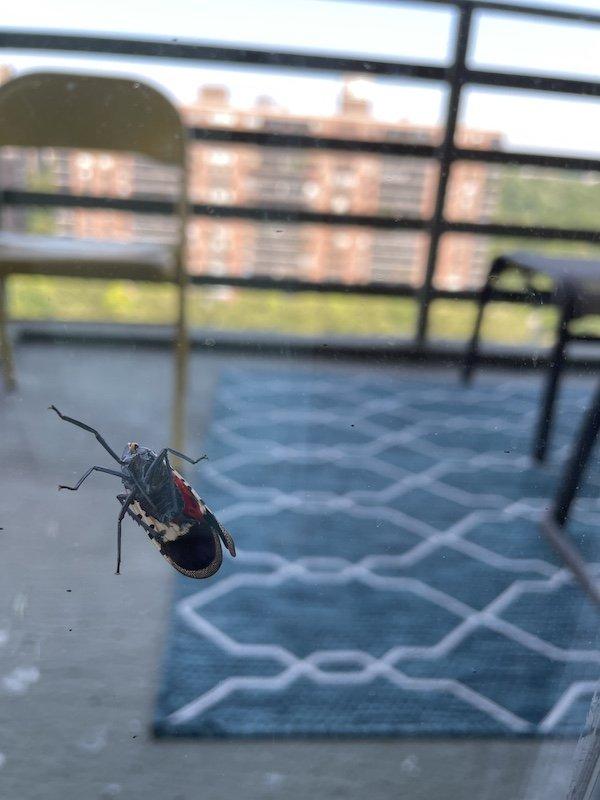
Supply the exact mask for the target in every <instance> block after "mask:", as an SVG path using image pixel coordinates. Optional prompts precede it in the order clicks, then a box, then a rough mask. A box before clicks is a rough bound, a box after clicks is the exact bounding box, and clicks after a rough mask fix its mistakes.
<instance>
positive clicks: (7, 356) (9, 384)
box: [0, 275, 16, 392]
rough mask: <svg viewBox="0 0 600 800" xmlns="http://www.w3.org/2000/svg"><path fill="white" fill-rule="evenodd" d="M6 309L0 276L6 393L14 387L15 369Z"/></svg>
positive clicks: (0, 340) (1, 352)
mask: <svg viewBox="0 0 600 800" xmlns="http://www.w3.org/2000/svg"><path fill="white" fill-rule="evenodd" d="M7 323H8V309H7V301H6V277H5V276H4V275H1V276H0V358H1V359H2V375H3V378H4V386H5V387H6V389H7V391H9V392H10V391H13V389H14V388H15V387H16V381H15V368H14V359H13V353H12V344H11V341H10V336H9V333H8V327H7Z"/></svg>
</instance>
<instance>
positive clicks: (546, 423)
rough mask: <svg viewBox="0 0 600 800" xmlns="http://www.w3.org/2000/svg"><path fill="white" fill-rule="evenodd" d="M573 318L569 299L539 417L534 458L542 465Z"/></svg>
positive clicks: (566, 303)
mask: <svg viewBox="0 0 600 800" xmlns="http://www.w3.org/2000/svg"><path fill="white" fill-rule="evenodd" d="M572 317H573V302H572V300H571V299H569V298H567V300H566V301H565V303H564V305H563V307H562V311H561V317H560V322H559V326H558V331H557V336H556V343H555V345H554V348H553V350H552V356H551V358H550V366H549V372H548V378H547V380H546V387H545V389H544V397H543V400H542V408H541V410H540V415H539V417H538V423H537V427H536V433H535V439H534V447H533V457H534V459H535V460H536V461H539V462H540V463H541V462H542V461H544V459H545V458H546V453H547V450H548V441H549V438H550V430H551V427H552V420H553V416H554V406H555V403H556V395H557V392H558V388H559V384H560V379H561V376H562V369H563V366H564V362H565V348H566V346H567V343H568V341H569V323H570V321H571V319H572Z"/></svg>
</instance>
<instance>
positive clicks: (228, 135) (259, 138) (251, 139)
mask: <svg viewBox="0 0 600 800" xmlns="http://www.w3.org/2000/svg"><path fill="white" fill-rule="evenodd" d="M188 132H189V135H190V138H191V139H192V140H193V141H196V142H220V143H225V144H247V145H256V146H257V147H276V148H282V149H285V148H289V149H291V150H295V149H298V150H334V151H338V150H339V151H342V152H348V153H353V152H356V153H374V154H381V155H388V156H395V157H412V158H435V159H437V158H438V157H439V146H437V145H431V144H418V143H416V142H386V141H382V140H380V139H377V140H369V139H340V138H338V137H333V136H311V135H310V134H295V133H281V132H279V131H244V130H228V129H224V128H189V129H188ZM451 158H452V160H453V161H460V160H466V161H481V162H484V163H489V164H518V165H522V166H538V167H553V168H556V169H565V170H584V171H600V158H586V157H582V156H567V155H565V156H556V155H552V154H546V153H524V152H519V151H511V150H480V149H478V148H469V147H454V148H453V150H452V153H451Z"/></svg>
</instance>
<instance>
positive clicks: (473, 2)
mask: <svg viewBox="0 0 600 800" xmlns="http://www.w3.org/2000/svg"><path fill="white" fill-rule="evenodd" d="M359 2H361V3H362V2H364V0H359ZM386 2H388V3H390V2H391V3H398V4H401V5H404V4H405V3H406V0H386ZM418 2H419V3H425V4H426V5H435V6H446V8H452V7H453V6H454V7H455V8H459V9H460V8H472V9H473V10H474V11H502V12H506V13H508V14H524V15H531V16H534V17H551V18H553V19H562V20H569V21H572V22H589V23H591V24H592V25H600V14H595V13H594V12H593V11H585V10H583V9H582V10H581V11H573V10H571V9H568V8H548V7H545V6H531V5H527V4H525V3H515V4H514V5H512V4H511V3H502V2H495V1H494V0H483V1H482V2H478V0H418Z"/></svg>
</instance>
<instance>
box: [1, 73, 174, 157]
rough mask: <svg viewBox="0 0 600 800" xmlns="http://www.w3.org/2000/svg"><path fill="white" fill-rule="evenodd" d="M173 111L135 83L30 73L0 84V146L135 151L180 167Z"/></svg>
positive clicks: (160, 97) (163, 99)
mask: <svg viewBox="0 0 600 800" xmlns="http://www.w3.org/2000/svg"><path fill="white" fill-rule="evenodd" d="M185 139H186V135H185V129H184V127H183V124H182V122H181V118H180V116H179V113H178V112H177V110H176V109H175V107H174V106H173V105H172V104H171V103H170V102H169V101H168V100H167V99H166V97H164V96H163V95H162V94H160V92H158V91H156V89H153V88H152V87H151V86H147V85H146V84H144V83H141V82H140V81H136V80H131V79H128V78H113V77H105V76H97V75H75V74H68V73H58V72H34V73H30V74H27V75H21V76H20V77H18V78H14V79H13V80H10V81H8V82H7V83H5V84H4V85H3V86H0V147H3V146H6V145H15V146H20V147H64V148H77V149H80V150H116V151H125V152H133V153H140V154H143V155H146V156H149V157H150V158H152V159H155V160H156V161H160V162H162V163H165V164H171V165H177V166H181V167H182V168H185Z"/></svg>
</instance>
